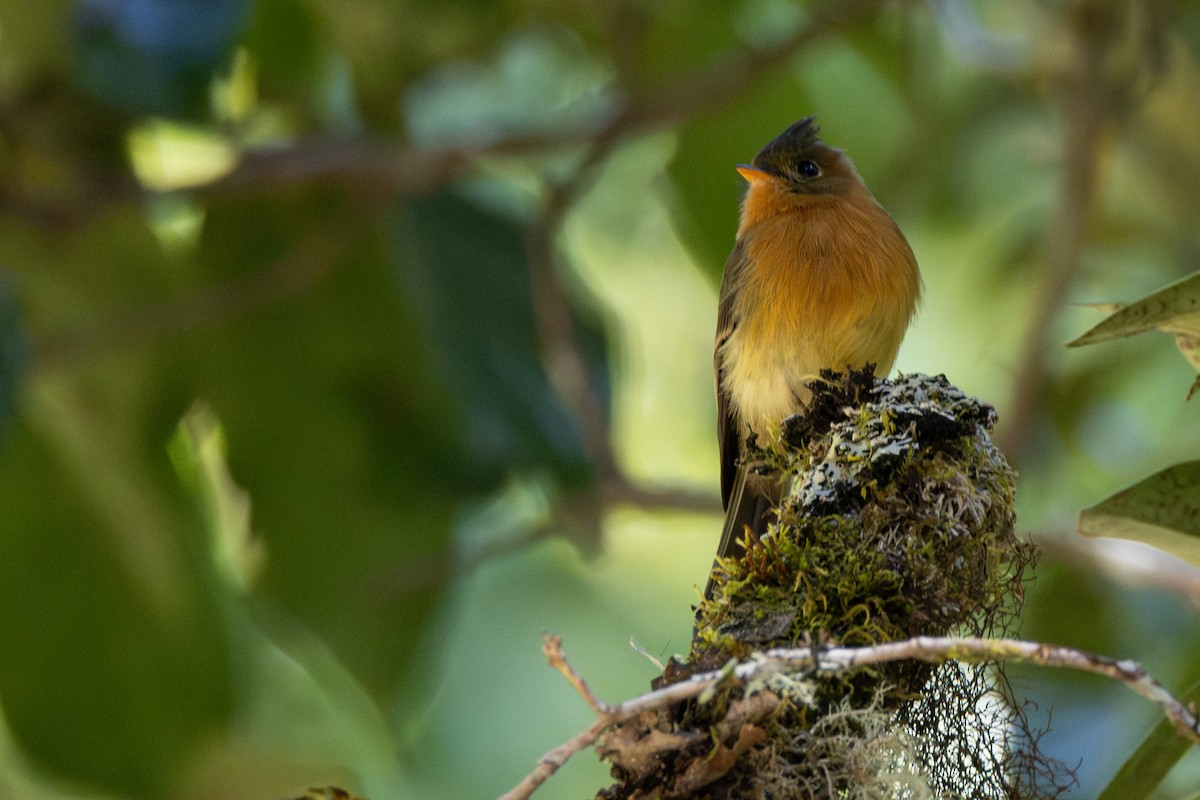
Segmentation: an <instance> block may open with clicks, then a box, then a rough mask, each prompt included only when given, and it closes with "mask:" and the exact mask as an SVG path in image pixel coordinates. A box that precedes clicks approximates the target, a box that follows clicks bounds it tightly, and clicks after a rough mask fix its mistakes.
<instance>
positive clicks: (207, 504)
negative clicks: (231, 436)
mask: <svg viewBox="0 0 1200 800" xmlns="http://www.w3.org/2000/svg"><path fill="white" fill-rule="evenodd" d="M170 453H171V458H172V460H173V461H174V462H175V469H176V470H177V471H178V472H179V474H180V477H181V479H182V480H183V481H184V483H185V484H186V485H187V486H188V487H189V488H190V489H191V491H192V492H193V493H194V494H195V495H196V498H197V501H198V502H199V504H200V506H201V510H202V511H203V512H204V518H205V523H206V527H207V529H208V536H209V545H210V547H211V549H212V558H213V563H214V565H215V566H216V569H217V571H218V573H219V575H220V577H221V578H223V579H224V580H226V581H227V582H228V583H229V584H230V585H231V586H233V587H235V588H236V589H237V590H238V591H246V590H247V589H249V588H250V587H251V586H252V585H253V584H254V582H255V580H257V578H258V576H259V573H261V571H262V568H263V566H264V561H265V559H266V551H265V550H264V548H263V543H262V542H261V541H260V540H259V539H257V538H256V537H255V536H254V533H253V531H252V530H251V529H250V497H249V495H247V494H246V492H245V491H244V490H243V489H242V488H241V487H240V486H238V485H237V483H236V482H235V481H234V479H233V476H231V475H230V474H229V469H228V467H227V465H226V463H225V435H224V432H223V431H222V430H221V427H220V423H219V422H218V421H217V419H216V417H215V416H213V413H212V411H211V410H210V409H209V408H208V407H207V406H203V405H197V406H195V407H193V408H192V410H191V411H189V412H188V413H187V415H186V416H185V417H184V418H183V420H182V421H181V422H180V423H179V430H178V431H177V432H176V434H175V437H174V438H173V439H172V440H171V443H170Z"/></svg>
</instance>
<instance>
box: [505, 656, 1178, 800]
mask: <svg viewBox="0 0 1200 800" xmlns="http://www.w3.org/2000/svg"><path fill="white" fill-rule="evenodd" d="M542 649H543V652H545V653H546V655H547V657H548V658H549V659H550V662H551V664H552V665H553V666H555V668H556V669H558V670H559V671H560V672H562V673H563V674H564V675H566V676H567V677H568V680H569V681H570V682H571V684H572V685H574V686H576V689H577V690H579V687H580V686H585V685H586V684H584V683H583V680H582V678H579V677H578V675H577V674H576V673H575V671H574V669H573V668H571V666H570V664H569V663H568V662H567V660H566V656H565V654H564V653H563V652H562V643H561V640H560V639H559V638H558V637H557V636H551V635H549V634H546V635H545V636H544V643H543V647H542ZM908 660H913V661H926V662H930V663H941V662H944V661H950V660H956V661H960V662H965V663H973V664H979V663H988V662H999V661H1017V662H1025V663H1029V664H1036V665H1039V666H1043V667H1061V668H1067V669H1074V670H1079V671H1082V672H1089V673H1091V674H1093V675H1102V676H1104V677H1106V678H1112V679H1113V680H1115V681H1118V682H1120V683H1123V684H1125V685H1126V686H1128V687H1129V689H1130V690H1132V691H1133V692H1136V693H1137V694H1139V695H1141V696H1142V697H1144V698H1146V699H1147V700H1150V701H1151V702H1153V703H1156V704H1157V705H1159V706H1160V707H1161V708H1162V710H1163V713H1164V715H1165V716H1166V718H1167V720H1168V721H1170V723H1171V725H1172V726H1173V727H1174V728H1175V730H1176V731H1177V732H1178V733H1179V735H1180V736H1183V737H1184V738H1186V739H1188V740H1189V741H1191V742H1192V743H1194V744H1198V745H1200V719H1197V716H1196V713H1195V712H1194V711H1192V710H1191V709H1189V708H1188V707H1187V706H1185V705H1184V704H1183V703H1182V702H1180V701H1179V700H1178V699H1176V698H1175V697H1174V696H1173V695H1172V694H1171V693H1170V692H1168V691H1167V690H1166V688H1165V687H1164V686H1163V685H1162V684H1161V683H1159V682H1158V681H1157V680H1156V679H1155V678H1154V677H1153V676H1152V675H1150V673H1148V672H1147V671H1146V669H1145V668H1144V667H1142V665H1141V664H1139V663H1137V662H1136V661H1131V660H1128V659H1115V658H1109V657H1107V656H1101V655H1097V654H1095V653H1089V652H1086V651H1084V650H1077V649H1075V648H1072V647H1062V646H1058V645H1050V644H1043V643H1040V642H1026V641H1021V640H1019V639H983V638H960V637H951V636H940V637H934V636H922V637H918V638H915V639H905V640H902V641H897V642H887V643H885V644H878V645H872V646H869V647H836V646H835V647H824V648H823V647H818V646H813V647H801V648H777V649H773V650H767V651H765V652H762V653H757V654H755V655H752V656H751V657H750V658H748V659H746V660H744V661H741V662H730V664H728V665H727V666H725V667H724V668H723V669H720V670H716V671H713V672H704V673H699V674H696V675H693V676H692V677H691V678H688V679H687V680H683V681H680V682H678V683H673V684H671V685H669V686H665V687H663V688H661V689H657V690H655V691H652V692H648V693H646V694H643V695H640V696H638V697H635V698H632V699H631V700H626V701H625V702H623V703H617V704H608V703H604V702H601V701H599V700H597V699H596V698H595V697H592V696H591V694H590V692H588V693H587V694H586V695H585V696H584V699H585V700H586V701H587V702H588V705H590V706H591V707H592V708H593V709H594V710H595V711H596V714H597V716H598V717H599V719H598V720H597V721H596V722H595V723H593V724H592V725H590V726H589V727H588V728H587V729H586V730H585V731H583V732H582V733H580V734H579V735H577V736H575V737H573V738H572V739H570V740H568V741H567V742H564V743H563V744H562V745H559V746H558V747H556V748H554V749H553V750H551V751H550V752H549V753H547V754H546V755H545V756H543V757H542V759H541V760H540V761H539V763H538V766H537V768H536V769H535V770H534V771H533V772H531V773H530V774H529V775H527V776H526V777H525V778H524V779H523V780H522V781H521V782H520V783H519V784H518V785H517V786H516V787H514V788H513V789H512V790H510V791H509V792H507V793H505V794H503V795H501V800H524V799H525V798H527V797H529V796H530V795H531V794H532V793H533V791H534V790H535V789H537V787H538V786H540V785H541V784H542V783H544V782H545V781H546V779H547V778H549V776H550V775H551V774H553V773H554V772H555V771H556V770H557V769H558V768H559V767H561V766H562V765H563V764H564V763H566V761H567V759H569V758H570V757H571V756H572V755H574V754H575V753H578V752H579V751H581V750H583V749H584V748H586V747H588V746H590V745H591V744H592V743H593V742H595V741H596V739H598V738H599V737H600V736H601V735H602V734H603V733H604V731H606V730H607V729H608V728H609V727H611V726H613V725H616V724H617V723H619V722H624V721H626V720H629V719H633V718H634V717H636V716H638V715H639V714H642V713H644V712H646V711H655V710H658V709H662V708H666V707H669V706H672V705H674V704H676V703H680V702H683V701H684V700H694V699H696V698H700V697H701V696H702V695H704V694H705V693H706V692H708V691H709V690H710V689H712V688H714V687H715V686H717V685H718V684H720V683H723V682H726V681H735V682H737V683H739V684H741V685H746V684H748V683H750V682H751V681H755V680H758V679H760V678H762V677H764V676H766V675H770V674H775V673H812V672H826V673H837V672H846V671H848V670H852V669H856V668H858V667H862V666H865V665H869V664H883V663H886V662H892V661H908ZM580 691H582V690H580Z"/></svg>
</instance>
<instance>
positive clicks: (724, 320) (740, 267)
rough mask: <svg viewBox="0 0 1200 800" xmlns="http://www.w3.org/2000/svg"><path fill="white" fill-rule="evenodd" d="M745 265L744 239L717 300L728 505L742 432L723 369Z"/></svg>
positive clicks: (716, 356)
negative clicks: (723, 348) (730, 400)
mask: <svg viewBox="0 0 1200 800" xmlns="http://www.w3.org/2000/svg"><path fill="white" fill-rule="evenodd" d="M745 269H746V256H745V253H744V250H743V249H742V244H741V242H738V243H737V244H735V245H734V247H733V251H732V252H731V253H730V254H729V258H728V259H726V261H725V273H724V275H723V277H722V278H721V294H720V299H719V300H718V301H717V337H716V342H715V344H714V345H713V381H714V384H715V386H716V391H717V448H718V450H719V451H720V456H721V505H722V507H725V508H728V507H729V496H730V494H731V493H732V492H733V482H734V478H735V475H736V473H737V459H738V450H739V449H740V442H739V436H741V432H740V431H739V430H738V428H739V425H738V421H737V419H736V416H737V415H736V414H734V412H733V408H732V407H731V406H730V403H729V394H728V393H727V392H726V391H725V385H724V375H723V374H722V370H721V346H722V345H723V344H724V343H725V340H726V339H728V338H729V335H730V334H731V333H733V329H734V328H735V327H736V326H737V320H736V319H734V316H733V301H734V296H735V294H736V292H735V287H736V284H737V283H739V282H740V280H741V274H742V272H743V271H744V270H745Z"/></svg>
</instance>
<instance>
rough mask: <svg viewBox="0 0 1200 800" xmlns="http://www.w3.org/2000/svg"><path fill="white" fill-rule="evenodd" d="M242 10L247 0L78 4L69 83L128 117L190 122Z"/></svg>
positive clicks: (86, 0)
mask: <svg viewBox="0 0 1200 800" xmlns="http://www.w3.org/2000/svg"><path fill="white" fill-rule="evenodd" d="M248 10H249V0H79V2H77V3H76V5H75V15H74V20H73V26H72V50H73V55H74V58H75V77H76V80H77V81H78V82H79V83H80V85H81V86H82V87H83V88H84V89H86V90H87V91H88V92H90V93H91V94H92V95H94V96H95V97H96V98H97V99H99V100H101V101H103V102H105V103H108V104H110V105H113V106H117V107H120V108H124V109H127V110H129V111H134V112H137V113H144V114H161V115H165V116H173V117H194V116H197V115H199V114H201V113H202V112H203V111H204V110H205V108H206V107H207V102H208V91H209V83H210V82H211V80H212V76H213V73H214V71H215V70H217V69H218V68H219V67H220V65H221V63H222V61H223V60H224V59H225V57H226V56H227V55H228V53H229V51H230V49H231V48H232V46H233V43H234V40H235V39H236V38H237V36H238V34H239V33H240V32H241V29H242V27H243V25H244V23H245V21H246V17H247V12H248Z"/></svg>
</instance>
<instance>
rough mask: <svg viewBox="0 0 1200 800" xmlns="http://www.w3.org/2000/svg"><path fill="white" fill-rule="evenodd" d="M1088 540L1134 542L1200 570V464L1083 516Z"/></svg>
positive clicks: (1158, 476) (1178, 468) (1181, 467)
mask: <svg viewBox="0 0 1200 800" xmlns="http://www.w3.org/2000/svg"><path fill="white" fill-rule="evenodd" d="M1079 532H1080V533H1081V534H1083V535H1084V536H1111V537H1115V538H1118V539H1131V540H1133V541H1137V542H1143V543H1145V544H1148V545H1151V546H1153V547H1157V548H1158V549H1160V550H1164V551H1166V552H1168V553H1170V554H1171V555H1173V556H1175V557H1176V558H1180V559H1182V560H1184V561H1187V562H1189V563H1191V564H1193V565H1195V566H1200V461H1187V462H1184V463H1182V464H1176V465H1175V466H1173V467H1168V468H1167V469H1164V470H1163V471H1161V472H1158V473H1155V474H1154V475H1151V476H1150V477H1149V478H1146V479H1145V480H1143V481H1141V482H1140V483H1137V484H1135V485H1133V486H1131V487H1129V488H1128V489H1125V490H1124V491H1121V492H1118V493H1117V494H1114V495H1113V496H1112V497H1109V498H1108V499H1106V500H1103V501H1101V502H1100V503H1097V504H1096V505H1094V506H1092V507H1091V508H1086V509H1084V510H1083V511H1082V512H1081V513H1080V515H1079Z"/></svg>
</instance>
